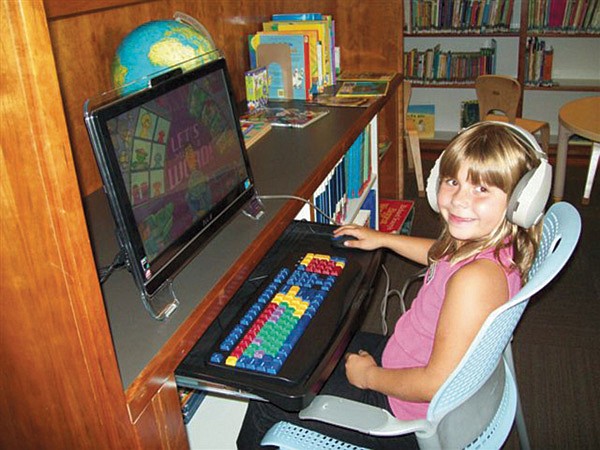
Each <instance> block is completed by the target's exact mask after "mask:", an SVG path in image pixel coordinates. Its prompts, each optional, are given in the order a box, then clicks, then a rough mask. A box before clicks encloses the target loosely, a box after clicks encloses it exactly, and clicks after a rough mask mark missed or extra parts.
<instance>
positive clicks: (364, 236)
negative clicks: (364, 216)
mask: <svg viewBox="0 0 600 450" xmlns="http://www.w3.org/2000/svg"><path fill="white" fill-rule="evenodd" d="M333 235H334V236H341V235H347V236H354V237H355V238H356V239H357V240H356V241H346V243H345V246H346V247H349V248H358V249H361V250H375V249H378V248H380V247H382V246H383V239H384V236H385V233H381V232H379V231H375V230H372V229H371V228H367V227H361V226H358V225H343V226H341V227H339V228H337V229H336V230H334V232H333Z"/></svg>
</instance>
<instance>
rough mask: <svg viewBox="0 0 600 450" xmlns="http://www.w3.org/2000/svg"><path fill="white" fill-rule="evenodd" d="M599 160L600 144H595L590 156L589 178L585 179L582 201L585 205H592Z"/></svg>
mask: <svg viewBox="0 0 600 450" xmlns="http://www.w3.org/2000/svg"><path fill="white" fill-rule="evenodd" d="M598 158H600V143H598V142H594V143H593V145H592V154H591V155H590V167H589V168H588V174H587V178H586V179H585V190H584V191H583V199H582V200H581V203H582V204H584V205H589V204H590V196H591V195H592V186H593V185H594V177H595V176H596V168H597V167H598Z"/></svg>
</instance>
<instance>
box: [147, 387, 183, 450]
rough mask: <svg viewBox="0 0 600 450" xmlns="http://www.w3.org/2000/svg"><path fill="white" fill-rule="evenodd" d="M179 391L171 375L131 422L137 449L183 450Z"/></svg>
mask: <svg viewBox="0 0 600 450" xmlns="http://www.w3.org/2000/svg"><path fill="white" fill-rule="evenodd" d="M180 408H181V406H180V403H179V394H178V392H177V385H176V384H175V377H174V376H173V375H172V376H171V377H170V378H169V380H168V381H167V382H166V383H164V384H163V386H162V387H161V388H160V390H159V391H158V392H157V393H156V395H155V396H154V397H153V399H152V401H151V402H150V403H149V404H148V406H147V407H146V409H145V410H144V412H143V413H142V414H141V415H140V417H139V419H138V420H137V421H136V423H135V427H136V430H137V435H138V442H139V448H141V449H144V450H153V449H156V450H160V449H169V450H185V449H187V448H188V446H189V444H188V440H187V434H186V431H185V426H184V424H183V420H182V418H181V413H180V412H179V411H180Z"/></svg>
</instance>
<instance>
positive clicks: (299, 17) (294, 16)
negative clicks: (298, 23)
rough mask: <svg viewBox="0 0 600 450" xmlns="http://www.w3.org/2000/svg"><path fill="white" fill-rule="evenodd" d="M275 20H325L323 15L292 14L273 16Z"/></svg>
mask: <svg viewBox="0 0 600 450" xmlns="http://www.w3.org/2000/svg"><path fill="white" fill-rule="evenodd" d="M272 18H273V20H280V21H281V20H283V21H289V20H323V14H321V13H291V14H273V16H272Z"/></svg>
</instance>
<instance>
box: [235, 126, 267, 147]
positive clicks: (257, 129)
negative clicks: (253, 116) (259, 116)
mask: <svg viewBox="0 0 600 450" xmlns="http://www.w3.org/2000/svg"><path fill="white" fill-rule="evenodd" d="M240 125H241V126H242V133H243V134H244V143H245V144H246V148H250V147H252V145H253V144H254V143H255V142H257V141H258V140H259V139H260V138H262V137H263V136H264V135H266V134H267V133H268V132H269V131H271V124H270V123H269V122H266V121H264V122H260V121H255V122H250V121H248V120H240Z"/></svg>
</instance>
